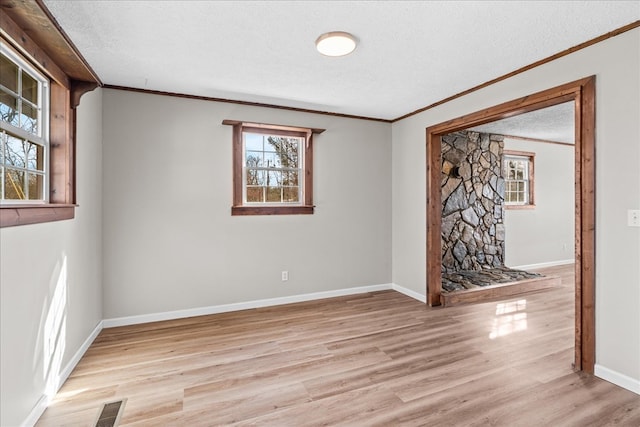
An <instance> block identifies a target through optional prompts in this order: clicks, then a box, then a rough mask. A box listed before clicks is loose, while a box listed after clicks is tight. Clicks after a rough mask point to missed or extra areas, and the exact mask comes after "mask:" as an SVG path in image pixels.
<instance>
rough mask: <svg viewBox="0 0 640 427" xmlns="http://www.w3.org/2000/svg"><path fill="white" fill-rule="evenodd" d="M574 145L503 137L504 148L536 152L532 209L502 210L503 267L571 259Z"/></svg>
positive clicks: (572, 257) (573, 208) (573, 214)
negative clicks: (503, 214) (533, 206)
mask: <svg viewBox="0 0 640 427" xmlns="http://www.w3.org/2000/svg"><path fill="white" fill-rule="evenodd" d="M574 148H575V147H574V146H572V145H560V144H548V143H543V142H534V141H526V140H522V139H514V138H505V139H504V149H505V150H515V151H528V152H531V153H535V158H534V167H535V171H534V191H535V195H534V200H535V205H536V206H535V208H534V209H506V210H505V230H506V232H505V237H506V239H505V265H507V266H509V267H519V266H529V265H535V264H554V263H561V262H566V261H571V260H573V259H574V244H575V239H574V234H575V230H574V222H575V218H574V216H575V205H574V199H575V197H574V181H575V174H574V169H575V165H574V160H575V155H574Z"/></svg>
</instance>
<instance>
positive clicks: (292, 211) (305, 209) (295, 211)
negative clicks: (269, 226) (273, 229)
mask: <svg viewBox="0 0 640 427" xmlns="http://www.w3.org/2000/svg"><path fill="white" fill-rule="evenodd" d="M313 209H314V206H232V207H231V215H233V216H236V215H308V214H313Z"/></svg>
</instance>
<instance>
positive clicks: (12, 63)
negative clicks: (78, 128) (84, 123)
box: [0, 3, 101, 227]
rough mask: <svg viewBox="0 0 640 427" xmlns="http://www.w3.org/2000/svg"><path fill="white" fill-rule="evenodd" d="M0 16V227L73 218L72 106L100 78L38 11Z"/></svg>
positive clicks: (7, 10)
mask: <svg viewBox="0 0 640 427" xmlns="http://www.w3.org/2000/svg"><path fill="white" fill-rule="evenodd" d="M1 15H2V17H1V18H2V19H0V20H1V21H2V32H1V33H2V34H0V61H1V62H0V71H1V73H0V227H14V226H18V225H26V224H37V223H43V222H51V221H60V220H65V219H71V218H74V216H75V207H76V193H75V187H76V174H75V143H76V141H75V117H76V110H75V108H76V107H77V106H78V104H79V103H80V98H81V97H82V95H83V94H84V93H86V92H88V91H90V90H93V89H95V88H96V87H98V86H99V85H100V84H101V83H100V79H99V78H98V77H97V75H96V74H95V72H94V71H93V70H92V69H91V67H90V66H89V65H88V64H87V63H86V61H85V60H84V58H82V56H81V55H79V53H78V52H77V50H75V49H74V47H73V45H71V44H69V41H68V39H67V38H66V37H65V35H63V34H62V33H61V32H60V30H59V27H58V26H57V24H56V23H54V22H52V21H51V18H50V16H49V15H48V14H47V12H46V10H45V9H42V8H41V7H40V6H38V5H36V4H35V3H34V5H33V7H14V8H6V7H5V8H2V13H1Z"/></svg>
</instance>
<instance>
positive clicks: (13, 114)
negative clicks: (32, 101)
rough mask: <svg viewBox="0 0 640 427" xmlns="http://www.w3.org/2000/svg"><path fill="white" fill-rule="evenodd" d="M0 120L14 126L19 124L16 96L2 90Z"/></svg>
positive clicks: (0, 93) (0, 95) (0, 92)
mask: <svg viewBox="0 0 640 427" xmlns="http://www.w3.org/2000/svg"><path fill="white" fill-rule="evenodd" d="M0 120H2V121H4V122H7V123H9V124H12V125H13V126H15V127H18V126H19V125H20V120H19V117H18V98H16V97H15V96H13V95H10V94H8V93H6V92H4V91H0Z"/></svg>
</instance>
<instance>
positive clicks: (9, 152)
mask: <svg viewBox="0 0 640 427" xmlns="http://www.w3.org/2000/svg"><path fill="white" fill-rule="evenodd" d="M27 144H29V143H28V142H25V141H23V140H21V139H19V138H16V137H15V136H12V135H7V145H6V148H5V156H6V158H5V164H6V165H11V166H18V167H21V168H24V167H26V164H27V162H26V151H27V150H26V148H27V147H26V146H27Z"/></svg>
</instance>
